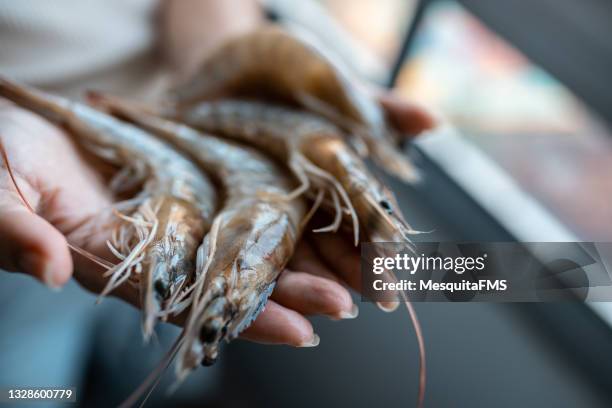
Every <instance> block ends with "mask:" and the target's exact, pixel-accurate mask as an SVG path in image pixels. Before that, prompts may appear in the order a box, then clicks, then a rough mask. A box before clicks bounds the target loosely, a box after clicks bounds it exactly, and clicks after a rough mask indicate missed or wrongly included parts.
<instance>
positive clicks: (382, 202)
mask: <svg viewBox="0 0 612 408" xmlns="http://www.w3.org/2000/svg"><path fill="white" fill-rule="evenodd" d="M378 204H380V206H381V207H382V208H383V209H384V210H385V211H386V212H388V213H389V214H391V213H392V212H393V208H391V204H389V202H388V201H387V200H380V201H379V202H378Z"/></svg>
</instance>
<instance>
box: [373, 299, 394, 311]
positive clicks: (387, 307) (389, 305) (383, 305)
mask: <svg viewBox="0 0 612 408" xmlns="http://www.w3.org/2000/svg"><path fill="white" fill-rule="evenodd" d="M376 305H377V306H378V307H379V309H380V310H382V311H383V312H387V313H391V312H394V311H395V309H397V308H398V307H399V301H395V302H376Z"/></svg>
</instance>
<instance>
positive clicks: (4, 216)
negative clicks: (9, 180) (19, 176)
mask: <svg viewBox="0 0 612 408" xmlns="http://www.w3.org/2000/svg"><path fill="white" fill-rule="evenodd" d="M0 243H1V244H0V268H1V269H4V270H7V271H14V272H23V273H27V274H30V275H32V276H34V277H36V278H37V279H39V280H40V281H42V282H43V283H45V284H46V285H48V286H49V287H52V288H59V287H61V286H62V285H64V284H65V283H66V282H67V281H68V279H70V275H71V274H72V259H71V257H70V251H69V249H68V242H67V241H66V238H65V237H64V236H63V235H62V234H61V233H60V232H59V231H58V230H56V229H55V228H54V227H53V226H52V225H51V224H49V223H48V222H47V221H46V220H44V219H43V218H41V217H40V216H38V215H36V214H34V213H32V212H30V211H29V210H28V209H27V208H26V207H25V206H24V205H23V204H22V203H21V202H20V201H19V200H18V199H17V198H16V197H15V196H14V193H12V192H8V191H2V190H0Z"/></svg>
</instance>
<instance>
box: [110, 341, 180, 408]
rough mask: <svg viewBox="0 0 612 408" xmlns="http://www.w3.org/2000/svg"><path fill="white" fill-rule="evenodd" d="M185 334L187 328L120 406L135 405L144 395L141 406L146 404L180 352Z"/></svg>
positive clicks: (120, 407) (123, 407) (125, 407)
mask: <svg viewBox="0 0 612 408" xmlns="http://www.w3.org/2000/svg"><path fill="white" fill-rule="evenodd" d="M184 334H185V330H183V331H182V332H181V333H180V334H179V336H178V337H177V339H176V340H175V341H174V344H173V345H172V347H170V350H168V352H167V353H166V354H165V355H164V357H163V358H162V359H161V361H160V362H159V363H158V364H157V367H155V369H154V370H153V371H152V372H151V373H150V374H149V375H148V376H147V377H146V378H145V379H144V381H143V382H142V383H141V384H140V385H139V386H138V388H136V390H134V391H133V392H132V393H131V394H130V395H129V396H128V397H127V399H126V400H125V401H123V402H122V403H121V405H119V407H118V408H129V407H133V406H134V405H136V402H137V401H138V400H139V399H140V398H141V397H142V396H143V395H144V399H143V400H142V402H141V403H140V405H139V407H143V406H144V404H145V403H146V402H147V400H148V399H149V397H150V396H151V394H152V393H153V391H154V390H155V388H156V387H157V385H158V384H159V381H160V380H161V378H162V376H163V375H164V372H165V371H166V370H167V369H168V366H170V364H171V363H172V361H173V360H174V358H175V357H176V353H177V352H178V350H179V348H180V347H181V345H182V344H183V341H184V338H185V337H184ZM145 393H146V394H145Z"/></svg>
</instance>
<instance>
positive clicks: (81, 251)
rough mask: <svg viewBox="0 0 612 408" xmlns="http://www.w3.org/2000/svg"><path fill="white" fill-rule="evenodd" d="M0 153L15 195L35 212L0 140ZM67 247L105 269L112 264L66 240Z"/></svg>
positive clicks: (29, 209)
mask: <svg viewBox="0 0 612 408" xmlns="http://www.w3.org/2000/svg"><path fill="white" fill-rule="evenodd" d="M0 155H2V161H4V164H5V166H6V170H7V171H8V174H9V178H10V179H11V184H12V185H13V187H15V190H16V191H17V196H19V199H20V200H21V202H22V203H23V205H24V206H25V207H26V208H27V209H28V211H30V212H31V213H32V214H36V211H35V210H34V207H32V206H31V205H30V203H29V202H28V200H27V199H26V197H25V195H24V194H23V191H21V188H20V187H19V184H18V183H17V178H16V177H15V174H14V173H13V168H12V167H11V163H10V161H9V158H8V154H7V153H6V149H5V148H4V143H2V142H0ZM68 248H70V249H71V250H73V251H74V252H76V253H77V254H79V255H81V256H83V257H85V258H87V259H89V260H90V261H92V262H94V263H96V264H98V265H100V266H101V267H103V268H105V269H109V268H112V267H113V266H114V265H113V264H112V263H110V262H108V261H107V260H105V259H102V258H100V257H99V256H97V255H94V254H92V253H91V252H89V251H87V250H85V249H83V248H81V247H78V246H76V245H73V244H71V243H69V242H68Z"/></svg>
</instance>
